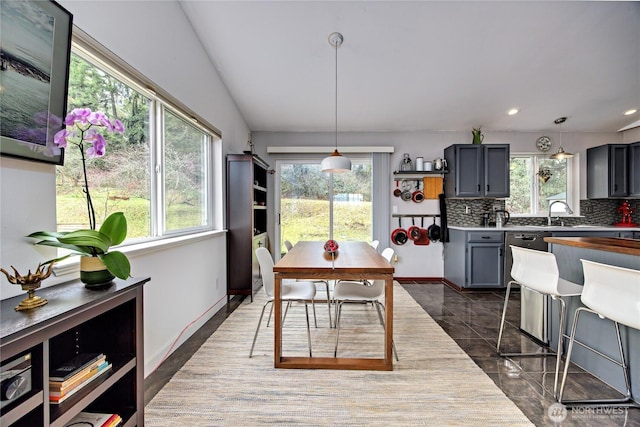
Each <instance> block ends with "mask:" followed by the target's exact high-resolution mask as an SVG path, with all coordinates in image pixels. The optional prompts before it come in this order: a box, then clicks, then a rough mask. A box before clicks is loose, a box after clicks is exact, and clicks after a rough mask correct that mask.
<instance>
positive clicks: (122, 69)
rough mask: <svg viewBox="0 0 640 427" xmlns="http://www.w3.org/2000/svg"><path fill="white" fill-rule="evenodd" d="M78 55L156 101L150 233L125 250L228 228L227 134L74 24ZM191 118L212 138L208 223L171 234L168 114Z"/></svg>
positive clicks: (207, 161)
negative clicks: (167, 185)
mask: <svg viewBox="0 0 640 427" xmlns="http://www.w3.org/2000/svg"><path fill="white" fill-rule="evenodd" d="M71 51H72V54H74V55H78V56H79V57H81V58H82V59H83V60H85V61H87V62H89V63H90V64H92V65H94V66H96V67H98V68H100V69H102V70H103V71H104V72H106V73H108V74H110V75H112V76H113V77H114V78H116V79H118V80H120V81H121V82H122V83H124V84H126V85H128V86H130V87H131V88H132V89H134V90H136V91H137V92H139V93H140V94H142V95H143V96H145V97H147V98H148V99H149V100H150V106H149V159H148V164H149V168H150V170H149V197H150V198H151V200H150V210H149V220H150V222H151V224H150V227H149V233H150V235H149V236H147V237H142V238H130V239H127V240H125V242H123V244H122V245H120V247H126V246H132V245H136V246H137V245H140V244H141V245H143V246H144V245H145V244H146V243H148V242H154V241H159V240H166V239H173V238H185V237H186V238H188V237H189V236H191V235H193V236H201V235H202V234H203V233H210V232H218V231H221V230H222V223H223V219H222V211H223V200H222V196H223V195H222V192H221V188H222V184H221V182H222V172H223V169H224V168H223V165H222V136H221V132H220V131H219V130H218V129H217V128H216V127H214V126H213V125H211V124H210V123H208V122H207V121H206V120H205V119H203V118H202V117H201V116H199V115H197V114H196V113H195V112H193V111H192V110H190V109H189V108H188V107H186V106H185V105H184V104H182V103H180V102H179V101H178V100H177V99H176V98H173V97H172V96H171V95H169V94H168V93H167V92H165V91H164V90H162V89H160V88H158V87H157V85H156V84H155V83H153V82H152V81H150V80H149V79H148V78H146V77H145V76H143V75H142V74H141V73H140V72H138V71H137V70H135V69H134V68H133V67H131V66H130V65H129V64H127V63H126V62H124V61H122V60H121V59H120V58H118V57H117V56H116V55H114V54H113V53H112V52H110V51H109V50H108V49H106V48H105V47H104V46H102V45H100V44H99V43H97V42H96V41H95V40H93V39H92V38H91V37H90V36H88V35H87V34H86V33H84V32H83V31H82V30H80V29H78V28H77V27H75V26H74V28H73V34H72V47H71ZM165 111H168V112H170V113H171V114H173V115H175V116H177V117H179V118H181V119H183V120H185V122H186V123H187V124H189V125H190V126H194V127H195V128H197V129H198V130H199V131H201V132H203V133H204V134H205V135H206V142H205V143H204V144H205V149H204V153H203V159H202V160H203V164H204V165H205V170H204V172H203V174H204V179H203V183H204V185H205V186H206V188H205V189H204V191H205V197H206V201H205V203H204V204H203V208H204V212H202V214H203V217H204V218H205V225H202V226H195V227H188V228H182V229H179V230H170V231H167V230H165V226H164V218H165V211H164V206H165V201H164V191H163V189H164V174H163V169H164V134H163V126H164V119H163V117H164V112H165Z"/></svg>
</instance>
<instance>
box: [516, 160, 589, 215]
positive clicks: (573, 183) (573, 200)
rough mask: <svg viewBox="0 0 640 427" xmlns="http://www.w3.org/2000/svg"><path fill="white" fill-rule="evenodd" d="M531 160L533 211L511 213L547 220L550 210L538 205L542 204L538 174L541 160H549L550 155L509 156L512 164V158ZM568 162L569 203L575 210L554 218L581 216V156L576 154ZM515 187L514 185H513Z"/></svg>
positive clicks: (556, 213) (555, 213)
mask: <svg viewBox="0 0 640 427" xmlns="http://www.w3.org/2000/svg"><path fill="white" fill-rule="evenodd" d="M514 157H515V158H524V157H526V158H530V159H533V160H532V168H531V173H532V175H531V187H530V188H529V190H530V191H531V194H532V200H531V203H532V205H531V206H532V208H533V209H532V210H531V211H529V212H528V213H511V216H513V217H514V218H516V217H544V218H546V217H547V216H548V215H549V211H548V210H539V209H538V205H539V202H540V193H539V192H538V187H537V182H538V181H537V179H538V176H537V172H538V169H539V167H540V160H548V154H542V153H534V152H522V153H514V152H512V153H511V154H510V155H509V162H511V159H512V158H514ZM565 162H566V174H567V191H566V192H567V198H566V200H567V203H568V204H569V206H571V209H572V210H573V214H571V215H570V214H568V213H566V212H564V211H563V212H561V213H558V212H554V214H553V215H554V216H560V217H576V216H580V194H579V189H580V182H579V177H578V176H577V174H576V171H577V170H578V166H577V165H579V164H580V160H579V155H577V154H575V155H574V156H573V157H570V158H567V159H565ZM511 185H513V183H511Z"/></svg>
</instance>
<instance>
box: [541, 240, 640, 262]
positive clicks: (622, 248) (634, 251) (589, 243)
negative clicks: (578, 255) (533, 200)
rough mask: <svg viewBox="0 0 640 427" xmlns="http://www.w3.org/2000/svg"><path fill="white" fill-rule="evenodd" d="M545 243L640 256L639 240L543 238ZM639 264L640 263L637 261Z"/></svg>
mask: <svg viewBox="0 0 640 427" xmlns="http://www.w3.org/2000/svg"><path fill="white" fill-rule="evenodd" d="M544 240H545V241H546V242H547V243H553V244H557V245H565V246H573V247H576V248H583V249H595V250H600V251H606V252H615V253H619V254H627V255H635V256H640V240H635V239H622V238H614V237H545V239H544ZM639 262H640V261H639Z"/></svg>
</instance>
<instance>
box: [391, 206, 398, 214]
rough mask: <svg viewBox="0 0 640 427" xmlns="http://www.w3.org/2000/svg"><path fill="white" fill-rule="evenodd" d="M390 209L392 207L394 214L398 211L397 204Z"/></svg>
mask: <svg viewBox="0 0 640 427" xmlns="http://www.w3.org/2000/svg"><path fill="white" fill-rule="evenodd" d="M392 209H393V213H394V214H397V213H398V207H397V206H393V207H392Z"/></svg>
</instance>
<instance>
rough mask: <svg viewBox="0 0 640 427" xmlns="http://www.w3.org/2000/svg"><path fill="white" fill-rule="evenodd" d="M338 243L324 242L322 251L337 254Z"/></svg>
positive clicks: (331, 240)
mask: <svg viewBox="0 0 640 427" xmlns="http://www.w3.org/2000/svg"><path fill="white" fill-rule="evenodd" d="M338 247H339V246H338V242H336V241H335V240H333V239H329V240H327V241H326V242H325V244H324V250H325V251H327V252H328V253H330V254H334V253H336V252H338Z"/></svg>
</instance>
